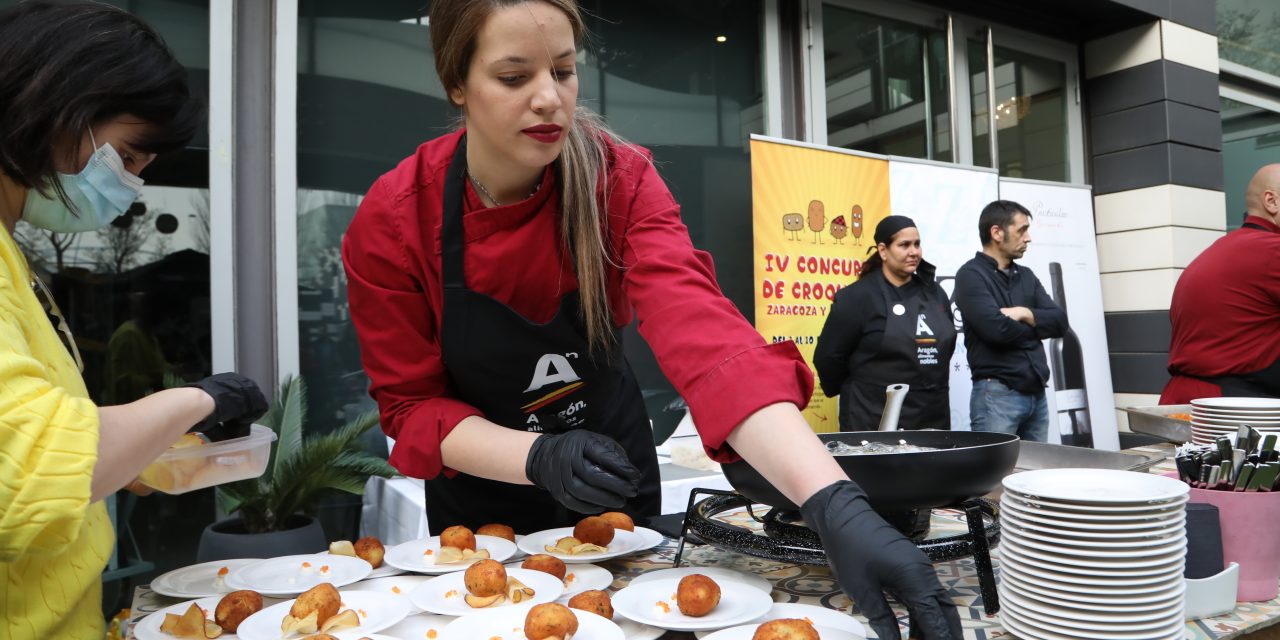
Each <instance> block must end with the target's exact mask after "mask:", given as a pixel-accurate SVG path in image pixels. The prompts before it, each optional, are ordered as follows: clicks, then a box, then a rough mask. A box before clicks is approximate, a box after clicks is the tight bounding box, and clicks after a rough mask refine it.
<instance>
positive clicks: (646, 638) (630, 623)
mask: <svg viewBox="0 0 1280 640" xmlns="http://www.w3.org/2000/svg"><path fill="white" fill-rule="evenodd" d="M613 623H614V624H616V625H618V628H619V629H622V633H624V634H626V636H627V640H658V638H661V637H662V636H664V635H666V634H667V630H666V629H659V628H657V627H651V626H649V625H647V624H640V623H639V622H636V621H635V620H628V619H627V618H626V617H625V616H620V615H618V612H617V611H614V612H613Z"/></svg>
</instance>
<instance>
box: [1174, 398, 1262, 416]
mask: <svg viewBox="0 0 1280 640" xmlns="http://www.w3.org/2000/svg"><path fill="white" fill-rule="evenodd" d="M1191 406H1192V407H1205V408H1208V409H1228V410H1231V411H1249V410H1252V411H1257V410H1264V411H1275V412H1277V413H1280V399H1276V398H1199V399H1196V400H1192V401H1191Z"/></svg>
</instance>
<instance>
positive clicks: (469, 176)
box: [467, 168, 542, 207]
mask: <svg viewBox="0 0 1280 640" xmlns="http://www.w3.org/2000/svg"><path fill="white" fill-rule="evenodd" d="M467 179H469V180H471V185H472V186H474V187H475V188H476V189H478V190H479V191H480V193H483V194H484V197H486V198H488V199H489V202H492V203H493V206H495V207H501V206H505V205H503V204H502V203H501V202H498V199H497V198H495V197H493V194H492V193H489V190H488V189H486V188H484V185H482V184H480V181H479V180H476V176H475V174H474V173H471V169H469V168H468V169H467ZM541 188H542V181H541V180H539V181H538V183H537V184H535V185H533V191H530V192H529V195H527V196H525V197H524V199H525V200H528V199H529V198H532V197H533V194H535V193H537V192H538V189H541Z"/></svg>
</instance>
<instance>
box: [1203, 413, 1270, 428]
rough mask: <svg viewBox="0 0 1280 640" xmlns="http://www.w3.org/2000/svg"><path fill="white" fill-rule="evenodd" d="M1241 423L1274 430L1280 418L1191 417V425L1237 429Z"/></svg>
mask: <svg viewBox="0 0 1280 640" xmlns="http://www.w3.org/2000/svg"><path fill="white" fill-rule="evenodd" d="M1242 424H1247V425H1249V426H1251V427H1254V428H1255V429H1258V430H1259V431H1264V429H1263V428H1262V427H1270V428H1271V429H1272V430H1274V429H1275V428H1276V425H1280V420H1277V419H1274V418H1253V417H1248V416H1243V417H1228V416H1196V417H1194V418H1192V419H1191V426H1193V427H1196V426H1200V427H1212V428H1214V429H1231V430H1232V431H1234V430H1236V429H1239V428H1240V425H1242Z"/></svg>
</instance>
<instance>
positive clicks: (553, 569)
mask: <svg viewBox="0 0 1280 640" xmlns="http://www.w3.org/2000/svg"><path fill="white" fill-rule="evenodd" d="M520 568H521V569H532V570H533V571H541V572H543V573H549V574H551V575H553V576H555V577H556V579H557V580H560V581H561V582H563V581H564V576H565V573H567V572H568V567H565V566H564V561H563V560H561V559H560V558H557V557H555V556H549V555H547V554H545V553H535V554H534V555H531V556H529V557H528V558H525V559H524V562H521V563H520Z"/></svg>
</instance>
